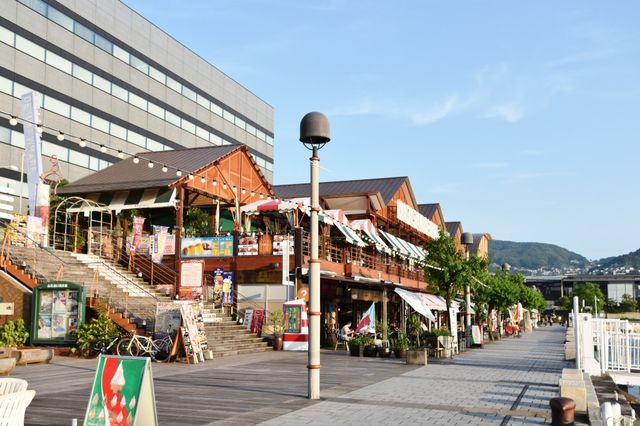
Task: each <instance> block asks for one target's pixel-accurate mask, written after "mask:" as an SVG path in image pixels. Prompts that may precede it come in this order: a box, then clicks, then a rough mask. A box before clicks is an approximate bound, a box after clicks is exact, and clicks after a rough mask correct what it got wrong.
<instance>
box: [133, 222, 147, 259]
mask: <svg viewBox="0 0 640 426" xmlns="http://www.w3.org/2000/svg"><path fill="white" fill-rule="evenodd" d="M144 219H145V218H144V217H140V216H135V217H134V218H133V238H132V239H131V255H135V254H136V250H137V248H138V245H139V244H140V239H141V238H142V226H143V225H144Z"/></svg>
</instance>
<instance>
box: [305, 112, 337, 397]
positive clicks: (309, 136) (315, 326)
mask: <svg viewBox="0 0 640 426" xmlns="http://www.w3.org/2000/svg"><path fill="white" fill-rule="evenodd" d="M330 140H331V138H330V137H329V120H328V119H327V117H326V116H325V115H324V114H322V113H319V112H310V113H308V114H307V115H305V116H304V117H302V120H301V121H300V142H302V143H303V144H304V146H305V147H306V148H307V149H309V150H311V153H312V154H311V158H310V159H309V160H310V162H311V257H310V259H309V312H308V316H309V350H308V353H309V362H308V364H307V369H308V370H309V395H308V396H309V399H320V259H318V246H319V238H318V213H319V211H320V196H319V192H320V182H319V176H320V170H319V169H320V157H318V151H319V150H320V149H321V148H322V147H323V146H324V145H325V144H326V143H327V142H329V141H330Z"/></svg>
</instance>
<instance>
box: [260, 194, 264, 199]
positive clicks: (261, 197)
mask: <svg viewBox="0 0 640 426" xmlns="http://www.w3.org/2000/svg"><path fill="white" fill-rule="evenodd" d="M263 198H264V194H263V193H262V192H261V193H260V199H261V200H262V199H263Z"/></svg>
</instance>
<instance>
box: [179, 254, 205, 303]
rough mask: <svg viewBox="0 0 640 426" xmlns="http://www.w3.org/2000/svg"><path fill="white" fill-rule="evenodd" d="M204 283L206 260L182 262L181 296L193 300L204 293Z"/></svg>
mask: <svg viewBox="0 0 640 426" xmlns="http://www.w3.org/2000/svg"><path fill="white" fill-rule="evenodd" d="M203 283H204V260H202V259H199V260H195V259H194V260H183V261H181V262H180V292H179V295H180V298H181V299H188V300H193V299H197V298H198V297H200V296H201V295H202V285H203Z"/></svg>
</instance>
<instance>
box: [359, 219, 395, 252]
mask: <svg viewBox="0 0 640 426" xmlns="http://www.w3.org/2000/svg"><path fill="white" fill-rule="evenodd" d="M351 228H352V229H357V230H359V231H360V232H362V233H363V234H364V236H365V238H368V239H369V240H370V241H371V242H372V243H373V244H374V245H375V246H376V250H378V251H379V252H382V253H387V254H390V253H391V248H389V246H388V245H387V244H385V242H384V241H383V240H382V238H380V236H379V235H378V232H377V230H376V228H375V227H374V226H373V223H372V222H371V221H370V220H369V219H356V220H352V221H351Z"/></svg>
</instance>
